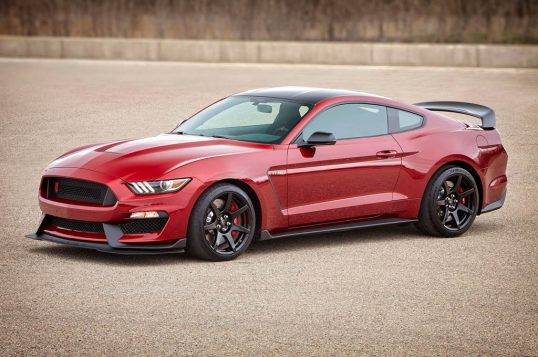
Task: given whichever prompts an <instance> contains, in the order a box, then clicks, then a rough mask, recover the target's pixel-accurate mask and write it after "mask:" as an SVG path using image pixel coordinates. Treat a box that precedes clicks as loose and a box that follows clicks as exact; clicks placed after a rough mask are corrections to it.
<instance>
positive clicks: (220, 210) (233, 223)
mask: <svg viewBox="0 0 538 357" xmlns="http://www.w3.org/2000/svg"><path fill="white" fill-rule="evenodd" d="M255 228H256V214H255V211H254V205H253V204H252V201H251V199H250V197H249V196H248V195H247V194H246V193H245V192H244V191H243V190H241V189H240V188H239V187H237V186H234V185H230V184H218V185H215V186H213V187H211V188H209V189H208V190H207V191H206V192H204V193H203V194H202V195H201V196H200V198H199V199H198V202H197V203H196V205H195V206H194V209H193V211H192V214H191V217H190V221H189V232H188V238H187V248H188V251H189V253H190V254H192V255H194V256H195V257H197V258H200V259H205V260H213V261H222V260H231V259H234V258H236V257H237V256H239V255H240V254H241V253H243V252H244V251H245V250H246V249H247V248H248V246H249V245H250V243H251V242H252V238H253V236H254V232H255Z"/></svg>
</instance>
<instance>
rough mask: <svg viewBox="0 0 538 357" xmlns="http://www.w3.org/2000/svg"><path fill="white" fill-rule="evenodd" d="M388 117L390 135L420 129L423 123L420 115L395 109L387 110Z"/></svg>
mask: <svg viewBox="0 0 538 357" xmlns="http://www.w3.org/2000/svg"><path fill="white" fill-rule="evenodd" d="M389 117H390V131H391V133H398V132H401V131H408V130H413V129H416V128H420V127H421V126H422V123H423V122H424V118H423V117H422V116H421V115H418V114H415V113H411V112H408V111H406V110H401V109H395V108H389Z"/></svg>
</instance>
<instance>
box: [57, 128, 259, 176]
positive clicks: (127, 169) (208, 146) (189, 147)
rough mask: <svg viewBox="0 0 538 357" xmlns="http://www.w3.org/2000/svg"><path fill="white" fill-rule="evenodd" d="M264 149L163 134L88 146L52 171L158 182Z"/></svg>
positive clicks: (188, 136)
mask: <svg viewBox="0 0 538 357" xmlns="http://www.w3.org/2000/svg"><path fill="white" fill-rule="evenodd" d="M261 146H262V145H260V144H254V143H246V142H241V141H234V140H227V139H217V138H210V137H202V136H192V135H177V134H163V135H159V136H155V137H150V138H145V139H137V140H125V141H116V142H112V143H107V144H99V145H94V146H90V147H84V148H81V149H79V150H74V151H71V152H69V153H67V154H65V155H63V156H60V157H59V158H58V159H56V160H54V161H53V162H52V163H51V164H50V165H49V168H53V167H65V168H68V167H70V168H82V169H87V170H92V171H97V172H102V173H106V174H108V175H111V176H115V177H118V178H121V179H122V180H125V181H147V180H157V179H160V178H162V177H163V176H164V175H166V174H167V173H169V172H171V171H173V170H174V169H177V168H179V167H182V166H184V165H187V164H189V163H191V162H194V161H199V160H204V159H207V158H211V157H216V156H227V155H237V154H243V153H247V152H251V151H258V150H260V149H261Z"/></svg>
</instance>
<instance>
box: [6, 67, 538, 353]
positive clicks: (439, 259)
mask: <svg viewBox="0 0 538 357" xmlns="http://www.w3.org/2000/svg"><path fill="white" fill-rule="evenodd" d="M277 85H307V86H319V87H334V88H345V89H351V90H360V91H366V92H371V93H376V94H380V95H383V96H388V97H391V98H394V99H398V100H402V101H405V102H411V103H414V102H419V101H429V100H459V101H470V102H476V103H481V104H485V105H488V106H491V107H493V108H494V109H495V110H496V112H497V123H498V128H499V130H500V132H501V135H502V138H503V140H504V144H505V147H506V149H507V151H508V154H509V167H508V187H509V191H508V196H507V201H506V203H505V206H504V207H503V208H502V209H501V210H498V211H495V212H492V213H489V214H484V215H482V216H480V217H478V218H477V220H476V221H475V223H474V226H473V227H472V228H471V229H470V230H469V231H468V233H467V234H465V235H464V236H462V237H460V238H455V239H439V238H432V237H427V236H424V235H422V234H420V233H419V232H417V231H415V230H414V229H413V227H411V226H398V227H394V226H393V227H383V228H370V229H363V230H358V231H354V232H346V233H337V234H322V235H316V236H314V235H313V236H307V237H301V238H289V239H281V240H275V241H269V242H257V243H254V244H253V245H252V246H251V248H250V249H249V250H248V251H247V252H246V253H245V254H244V255H243V256H241V257H240V258H239V259H237V260H234V261H232V262H226V263H208V262H202V261H197V260H194V259H192V258H189V257H187V256H185V255H182V254H180V255H160V256H118V255H109V254H104V253H99V252H94V251H88V250H82V249H77V248H71V247H64V246H59V245H55V244H53V243H47V242H37V241H32V240H28V239H26V238H24V235H25V234H27V233H30V232H32V231H33V230H34V229H35V228H36V224H37V221H38V219H39V208H38V205H37V188H38V184H39V180H40V174H41V171H42V169H43V168H44V167H45V166H46V165H47V163H48V162H50V161H51V160H53V159H54V158H55V157H57V156H59V155H60V154H61V153H63V152H65V151H67V150H69V149H71V148H73V147H76V146H80V145H84V144H89V143H94V142H106V141H108V140H113V139H122V138H140V137H145V136H153V135H156V134H159V133H162V132H166V131H169V130H171V129H172V128H174V126H175V125H176V124H177V123H178V122H180V121H181V120H182V119H183V118H185V117H187V116H189V115H190V114H192V113H194V112H196V111H197V110H198V109H200V108H201V107H203V106H205V105H207V104H209V103H211V102H213V101H215V100H217V99H219V98H221V97H223V96H226V95H229V94H232V93H235V92H239V91H243V90H246V89H250V88H257V87H267V86H277ZM537 113H538V70H515V69H472V68H460V69H452V68H444V69H439V68H401V67H400V68H395V67H351V66H349V67H346V66H301V65H240V64H189V63H184V64H180V63H156V62H153V63H143V62H107V61H70V60H16V59H14V60H0V172H1V175H0V184H1V189H0V213H1V222H2V223H1V226H2V229H1V230H0V235H1V242H2V246H1V248H0V354H1V355H88V356H95V355H104V354H106V355H134V354H139V355H154V356H155V355H229V356H239V355H263V356H269V355H293V356H298V355H308V356H310V355H363V354H364V355H381V354H382V355H465V356H468V355H478V354H485V355H521V356H536V355H538V307H537V306H538V220H537V218H536V217H537V215H538V193H537V192H538V128H537V127H538V114H537ZM458 144H459V143H457V142H455V143H452V145H455V146H456V145H458Z"/></svg>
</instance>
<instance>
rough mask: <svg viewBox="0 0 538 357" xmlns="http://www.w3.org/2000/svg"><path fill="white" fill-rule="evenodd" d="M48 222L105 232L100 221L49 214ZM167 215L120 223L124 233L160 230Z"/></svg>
mask: <svg viewBox="0 0 538 357" xmlns="http://www.w3.org/2000/svg"><path fill="white" fill-rule="evenodd" d="M48 219H49V221H48V223H49V224H51V225H53V226H56V227H58V228H61V229H67V230H70V231H77V232H89V233H103V234H104V233H105V230H104V229H103V224H102V223H99V222H88V221H78V220H75V219H67V218H60V217H54V216H48ZM167 220H168V218H167V217H159V218H145V219H136V220H132V221H130V222H127V223H122V224H120V225H119V226H120V228H121V230H122V231H123V233H124V234H143V233H153V232H160V231H162V229H163V228H164V226H165V224H166V221H167Z"/></svg>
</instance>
